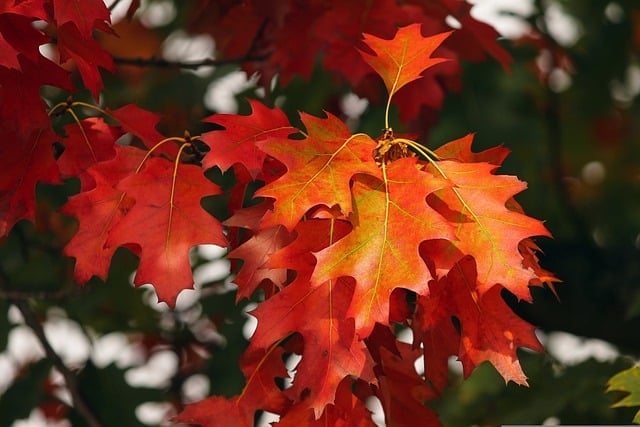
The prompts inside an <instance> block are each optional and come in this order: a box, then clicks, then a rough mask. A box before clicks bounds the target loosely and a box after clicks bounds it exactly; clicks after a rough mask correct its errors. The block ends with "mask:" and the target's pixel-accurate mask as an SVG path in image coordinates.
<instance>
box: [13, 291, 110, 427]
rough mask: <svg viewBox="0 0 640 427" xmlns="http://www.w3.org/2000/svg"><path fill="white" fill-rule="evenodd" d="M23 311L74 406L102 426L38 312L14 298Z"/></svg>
mask: <svg viewBox="0 0 640 427" xmlns="http://www.w3.org/2000/svg"><path fill="white" fill-rule="evenodd" d="M11 302H12V303H13V304H14V305H15V306H16V307H17V308H18V310H20V313H22V317H24V321H25V323H26V324H27V326H29V327H30V328H31V329H32V330H33V332H34V333H35V334H36V337H37V338H38V341H40V344H41V345H42V347H43V348H44V351H45V354H46V355H47V357H48V358H49V359H50V360H51V361H52V362H53V366H55V368H56V369H57V370H58V371H59V372H60V373H61V374H62V377H63V378H64V381H65V383H66V385H67V388H68V389H69V393H70V394H71V400H72V402H73V406H74V407H75V408H76V410H77V411H78V413H80V415H81V416H83V417H84V419H85V420H86V421H87V423H88V424H89V426H90V427H102V424H101V423H100V421H98V419H97V418H96V416H95V415H94V414H93V412H92V411H91V409H90V408H89V406H88V405H87V403H86V402H85V401H84V399H83V398H82V395H81V393H80V389H79V387H78V379H77V377H76V376H75V374H74V373H73V372H71V370H70V369H69V368H68V367H67V365H65V364H64V362H63V361H62V359H61V358H60V356H59V355H58V353H56V352H55V350H54V349H53V347H51V344H50V343H49V341H48V340H47V337H46V335H45V334H44V329H43V328H42V325H41V324H40V322H39V321H38V318H37V317H36V314H35V313H34V312H33V310H31V307H29V303H28V302H27V301H24V300H21V299H14V300H12V301H11Z"/></svg>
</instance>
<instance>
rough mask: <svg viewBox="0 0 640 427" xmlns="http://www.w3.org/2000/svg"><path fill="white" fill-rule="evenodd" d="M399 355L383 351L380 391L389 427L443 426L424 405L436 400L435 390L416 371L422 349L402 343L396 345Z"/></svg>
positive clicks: (381, 353) (381, 351)
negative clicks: (414, 348) (416, 361)
mask: <svg viewBox="0 0 640 427" xmlns="http://www.w3.org/2000/svg"><path fill="white" fill-rule="evenodd" d="M397 347H398V350H400V355H396V354H393V353H392V352H391V351H389V350H387V349H386V348H384V347H383V348H380V359H381V360H380V369H381V371H382V372H381V374H380V375H379V383H380V388H379V390H378V392H377V394H378V397H379V398H380V401H381V402H382V407H383V408H384V413H385V420H386V425H387V426H389V427H400V426H402V427H409V426H414V425H416V420H420V425H421V426H425V427H435V426H441V425H442V424H441V423H440V421H439V420H438V417H437V415H436V414H435V413H434V412H433V411H432V410H431V409H429V408H427V407H426V406H425V405H424V403H425V402H426V401H428V400H433V399H435V398H436V397H437V395H436V393H435V392H434V390H432V389H431V387H430V386H429V385H428V384H427V383H426V382H425V381H424V379H422V378H421V377H420V376H419V375H418V374H417V373H416V370H415V368H414V362H415V360H416V359H417V358H418V357H419V356H420V352H419V350H412V349H411V346H410V345H408V344H405V343H402V342H398V343H397Z"/></svg>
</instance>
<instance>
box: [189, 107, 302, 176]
mask: <svg viewBox="0 0 640 427" xmlns="http://www.w3.org/2000/svg"><path fill="white" fill-rule="evenodd" d="M249 104H250V106H251V110H252V113H251V114H250V115H248V116H239V115H237V114H214V115H213V116H209V117H207V118H206V119H205V120H204V121H205V122H209V123H216V124H219V125H221V126H224V128H225V129H224V130H222V131H219V130H218V131H212V132H206V133H204V134H202V137H201V140H202V141H204V142H205V143H206V144H207V145H208V146H209V147H210V148H211V151H209V152H208V153H207V154H206V156H205V157H204V160H203V161H202V165H203V166H204V168H205V169H208V168H210V167H213V166H218V167H219V168H220V170H222V171H223V172H224V171H226V170H227V169H229V168H230V167H231V166H233V165H234V164H241V165H243V166H244V167H246V168H247V170H248V171H249V174H250V175H251V177H252V178H253V179H255V178H256V176H257V175H258V173H260V171H262V165H263V163H264V159H265V157H266V154H265V153H264V152H263V151H262V150H260V148H258V146H257V145H256V144H255V143H256V142H257V141H263V140H266V139H269V138H287V137H288V136H289V135H290V134H292V133H295V132H298V129H296V128H295V127H293V126H291V124H289V119H287V116H286V115H285V114H284V113H283V112H282V111H281V110H279V109H277V108H274V109H271V108H267V107H266V106H264V105H263V104H262V103H260V102H258V101H255V100H249Z"/></svg>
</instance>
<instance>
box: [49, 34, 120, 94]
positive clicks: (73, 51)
mask: <svg viewBox="0 0 640 427" xmlns="http://www.w3.org/2000/svg"><path fill="white" fill-rule="evenodd" d="M58 48H59V49H60V58H61V60H62V61H66V60H67V59H73V61H74V62H75V63H76V66H77V67H78V71H79V72H80V76H81V77H82V81H83V82H84V85H85V86H86V87H87V89H89V91H91V94H92V95H93V97H94V98H95V99H98V95H99V93H100V91H101V90H102V88H103V84H102V77H101V76H100V71H99V70H98V67H102V68H104V69H106V70H111V71H113V70H115V65H114V64H113V58H112V57H111V55H110V54H109V53H107V52H106V51H104V50H102V48H101V47H100V45H99V44H98V43H97V42H96V41H95V40H93V39H92V38H83V37H82V36H81V35H80V33H79V32H78V29H77V28H76V26H75V25H73V24H65V25H63V26H61V27H59V28H58Z"/></svg>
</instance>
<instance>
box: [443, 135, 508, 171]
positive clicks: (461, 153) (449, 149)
mask: <svg viewBox="0 0 640 427" xmlns="http://www.w3.org/2000/svg"><path fill="white" fill-rule="evenodd" d="M472 144H473V134H471V133H470V134H467V135H465V136H463V137H462V138H458V139H455V140H453V141H449V142H447V143H446V144H444V145H443V146H441V147H439V148H438V149H437V150H435V153H436V154H437V155H438V157H440V159H441V160H458V161H460V162H467V163H474V162H487V163H491V164H492V165H496V166H500V165H501V164H502V162H503V161H504V159H506V158H507V156H508V155H509V152H510V150H509V149H508V148H504V147H502V146H498V147H493V148H489V149H487V150H484V151H481V152H479V153H474V152H473V151H471V145H472Z"/></svg>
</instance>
